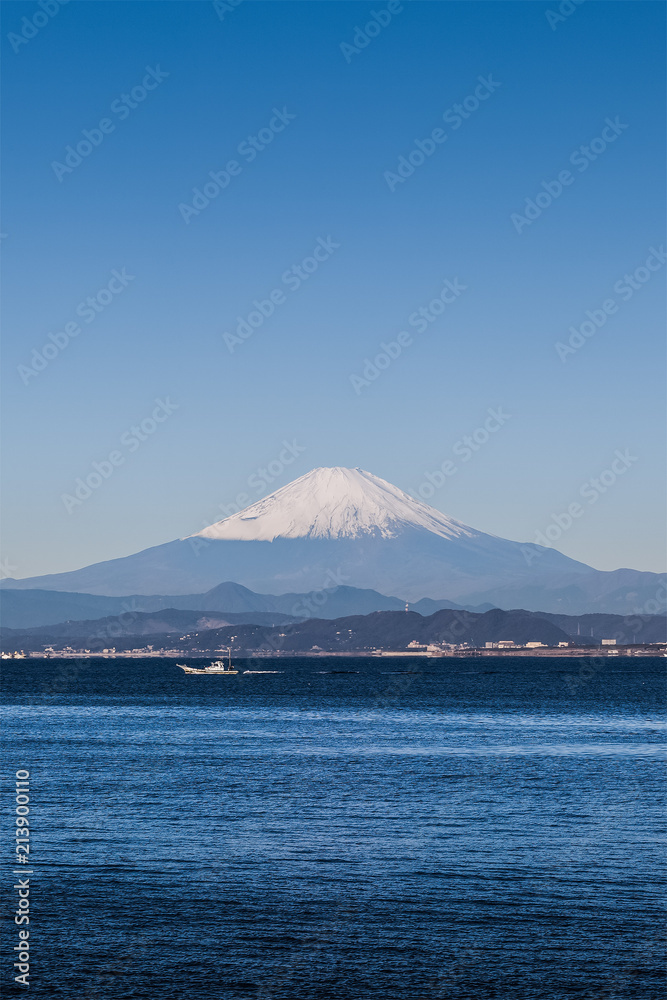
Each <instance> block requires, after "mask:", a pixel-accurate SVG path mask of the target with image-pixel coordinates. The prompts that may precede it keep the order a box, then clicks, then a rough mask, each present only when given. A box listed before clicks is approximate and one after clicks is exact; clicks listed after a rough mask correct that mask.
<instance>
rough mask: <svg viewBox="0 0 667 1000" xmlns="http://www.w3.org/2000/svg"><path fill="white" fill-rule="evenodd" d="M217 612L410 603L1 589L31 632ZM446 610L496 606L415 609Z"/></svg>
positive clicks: (1, 610)
mask: <svg viewBox="0 0 667 1000" xmlns="http://www.w3.org/2000/svg"><path fill="white" fill-rule="evenodd" d="M166 608H172V609H174V608H175V609H177V610H181V611H190V610H192V611H197V612H198V613H199V614H202V613H203V612H216V613H220V614H224V616H225V618H227V619H228V620H229V621H230V622H231V623H235V622H241V621H242V622H245V623H254V624H256V625H271V624H276V625H277V624H280V623H284V622H287V621H301V620H302V619H303V618H340V617H342V616H343V615H367V614H370V613H371V612H372V611H403V610H405V601H402V600H401V599H400V598H398V597H385V596H384V594H378V593H377V591H375V590H359V589H358V588H356V587H331V589H325V590H319V591H311V592H310V593H306V594H280V595H274V594H256V593H254V592H253V591H252V590H249V589H248V588H247V587H242V586H241V585H240V584H238V583H221V584H219V585H218V586H217V587H213V588H212V589H211V590H209V591H207V592H206V593H205V594H181V595H173V594H172V595H162V594H153V595H144V594H131V595H129V596H125V597H103V596H100V595H98V594H69V593H67V592H66V591H58V590H0V625H3V626H5V627H6V628H14V629H29V628H37V627H38V626H40V625H55V624H58V623H59V622H67V621H80V620H83V619H85V620H94V619H98V618H101V617H104V616H121V617H122V616H125V617H127V616H128V615H132V614H134V613H135V612H142V611H162V610H163V609H166ZM443 608H452V609H457V608H461V610H466V611H487V610H489V609H490V608H491V605H486V606H482V607H467V608H462V607H461V606H460V605H457V604H454V603H453V602H451V601H432V600H430V599H429V598H423V599H422V600H421V601H416V602H415V603H414V604H411V605H410V610H411V611H416V612H417V613H418V614H420V615H430V614H433V612H434V611H440V610H441V609H443Z"/></svg>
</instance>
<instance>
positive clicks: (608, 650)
mask: <svg viewBox="0 0 667 1000" xmlns="http://www.w3.org/2000/svg"><path fill="white" fill-rule="evenodd" d="M214 655H216V654H215V653H214V652H195V651H192V652H185V651H174V650H161V651H154V652H146V651H144V650H142V651H140V652H131V651H129V652H126V651H123V650H120V651H118V652H113V653H102V652H99V653H98V652H92V651H87V652H83V651H78V650H75V651H71V652H70V651H67V652H65V651H64V650H58V651H55V650H54V652H53V653H48V654H47V653H44V652H30V653H26V654H25V655H23V656H20V655H19V656H11V655H7V654H6V653H5V654H3V656H2V659H3V660H4V661H8V660H92V659H98V660H179V659H181V660H208V659H211V657H212V656H214ZM232 655H233V656H234V657H235V658H236V659H239V660H257V659H262V660H274V659H322V658H323V657H332V656H333V657H336V658H338V659H341V658H342V659H360V658H362V659H369V660H371V659H372V660H383V659H396V658H404V659H405V658H407V659H420V660H450V659H469V658H479V657H536V656H540V657H550V658H554V657H555V658H559V659H561V658H562V659H572V658H584V659H587V658H590V657H604V658H605V659H617V658H618V657H625V658H627V657H633V656H641V657H653V658H655V659H661V658H662V657H664V656H667V645H666V644H665V643H661V644H655V645H651V646H613V647H600V646H579V647H576V648H572V649H558V648H555V647H544V648H542V649H540V648H537V649H535V648H530V649H526V648H518V649H457V650H451V651H447V652H444V651H443V652H438V653H432V652H428V653H426V652H422V651H419V650H417V651H404V650H382V651H377V652H370V651H368V650H356V651H345V652H341V651H335V652H334V651H332V652H328V651H326V650H318V651H313V650H309V651H304V652H295V651H287V650H285V651H282V650H271V651H266V650H238V651H234V652H233V654H232Z"/></svg>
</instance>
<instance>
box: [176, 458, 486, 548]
mask: <svg viewBox="0 0 667 1000" xmlns="http://www.w3.org/2000/svg"><path fill="white" fill-rule="evenodd" d="M406 528H422V529H425V530H427V531H431V532H433V534H435V535H439V536H440V537H441V538H462V537H467V538H476V537H479V536H480V535H481V533H480V532H476V531H474V530H473V529H472V528H469V527H467V525H465V524H461V522H460V521H455V520H453V518H451V517H447V515H446V514H442V513H440V511H438V510H435V508H433V507H429V506H428V504H425V503H422V502H421V501H420V500H414V499H413V498H412V497H411V496H409V494H407V493H404V492H403V490H399V489H398V487H396V486H392V484H391V483H388V482H386V481H385V480H384V479H380V478H379V477H378V476H373V475H372V474H371V473H370V472H364V470H363V469H343V468H332V469H313V471H312V472H309V473H307V474H306V475H305V476H301V477H300V479H295V480H294V482H292V483H288V485H287V486H283V487H282V489H279V490H277V491H276V492H275V493H272V494H271V495H270V496H268V497H265V498H264V499H263V500H259V501H258V502H257V503H254V504H252V506H250V507H246V508H245V509H244V510H242V511H240V512H239V513H238V514H232V516H231V517H226V518H225V519H224V520H223V521H217V522H216V523H215V524H212V525H210V526H209V527H208V528H204V530H203V531H198V532H197V534H196V535H192V536H189V537H195V538H208V539H215V540H217V541H245V542H251V541H252V542H258V541H261V542H272V541H273V540H274V539H275V538H336V539H343V538H359V537H360V536H362V535H375V536H377V537H381V538H395V537H396V536H397V535H400V534H402V533H403V532H404V531H405V530H406Z"/></svg>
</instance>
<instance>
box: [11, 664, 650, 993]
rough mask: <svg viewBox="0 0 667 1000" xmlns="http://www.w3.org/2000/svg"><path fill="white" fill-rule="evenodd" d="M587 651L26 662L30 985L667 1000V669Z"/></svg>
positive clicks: (21, 728) (15, 733)
mask: <svg viewBox="0 0 667 1000" xmlns="http://www.w3.org/2000/svg"><path fill="white" fill-rule="evenodd" d="M580 663H581V661H571V660H570V661H567V660H553V659H550V660H546V659H545V660H540V659H535V660H530V659H519V658H517V659H509V658H507V659H496V658H494V659H478V660H472V659H471V660H452V661H447V660H445V661H435V660H432V661H428V662H424V661H415V660H409V659H407V658H406V659H405V660H403V659H401V660H396V661H393V660H392V661H387V660H384V659H383V660H378V659H373V660H371V659H369V660H365V659H359V660H348V659H346V660H344V661H343V660H340V659H333V658H331V659H308V660H306V659H301V660H291V661H289V660H279V661H276V660H273V661H270V663H265V664H261V663H260V664H259V665H258V663H257V661H255V662H254V663H248V664H240V666H241V667H242V668H248V669H253V670H258V669H268V668H269V667H270V668H272V669H280V670H282V671H284V672H283V673H280V674H252V675H243V674H240V675H239V676H237V677H197V676H186V675H184V674H183V673H182V672H181V671H180V670H178V669H177V668H176V666H175V664H174V662H173V661H155V660H153V661H149V660H145V661H141V660H139V661H106V662H103V661H93V662H92V663H89V664H86V663H85V662H83V663H77V662H76V661H72V662H69V663H67V664H66V663H64V661H48V662H42V663H38V662H30V661H26V662H12V663H9V664H7V670H6V677H5V683H4V688H5V695H6V702H7V705H6V708H5V720H4V732H5V738H6V747H7V748H8V751H7V753H6V757H7V758H8V761H9V763H8V764H7V765H6V766H5V769H4V779H5V780H4V786H5V791H4V795H3V800H4V801H3V806H4V812H3V816H4V817H5V820H6V821H5V829H6V831H7V832H6V837H5V843H6V845H7V849H6V850H3V855H4V857H5V858H7V857H8V856H9V857H10V859H11V852H12V850H13V841H12V839H11V838H12V833H11V824H12V822H13V821H12V813H11V810H12V808H13V800H12V797H11V786H12V781H13V775H14V772H15V771H16V769H17V768H27V769H29V770H30V773H31V778H30V783H31V790H30V794H31V817H30V818H31V822H32V824H33V830H34V843H33V851H34V853H33V854H32V856H31V864H32V870H33V872H34V874H33V876H32V879H31V889H32V895H31V925H30V928H31V938H30V940H31V946H32V947H34V954H33V959H32V965H31V972H32V985H31V991H32V995H34V996H35V997H66V998H74V997H77V998H82V1000H86V998H90V1000H93V998H112V1000H115V998H122V997H128V998H129V997H154V998H158V1000H159V998H172V997H173V998H181V997H182V998H187V1000H189V998H194V997H204V998H216V997H219V998H246V997H248V998H264V997H266V998H269V997H270V998H285V1000H288V998H294V1000H306V998H308V1000H310V998H313V1000H315V998H325V1000H326V998H332V1000H333V998H337V1000H353V998H354V1000H357V998H359V1000H362V998H380V997H389V998H400V1000H419V998H426V997H433V998H436V997H438V998H439V997H442V998H445V997H452V998H457V1000H458V998H470V1000H474V998H479V1000H487V998H503V1000H504V998H516V1000H524V998H525V1000H528V998H531V1000H539V998H571V997H572V998H574V997H577V998H583V1000H586V998H589V1000H602V998H605V1000H614V998H618V1000H620V998H630V997H631V998H641V1000H652V998H658V997H662V996H663V995H664V980H663V979H662V968H663V954H662V940H661V938H662V936H663V935H662V933H661V928H662V927H663V920H664V915H663V914H664V911H663V903H664V868H663V860H662V845H663V839H662V838H663V832H664V831H663V811H662V810H663V803H662V802H661V795H660V789H661V771H662V768H663V766H664V724H665V716H664V699H663V681H662V675H663V663H664V661H659V660H643V659H628V660H620V659H619V660H617V661H609V662H608V663H605V664H604V665H603V666H602V667H600V666H599V665H597V666H596V667H595V669H594V670H592V671H588V672H585V675H580V674H579V670H580V666H579V664H580ZM327 671H336V672H327ZM338 671H346V672H344V673H341V672H338ZM573 678H574V679H575V681H576V683H574V682H573ZM11 878H12V876H11V871H10V874H9V875H8V876H7V877H6V878H5V886H8V885H11ZM9 900H10V906H9V907H5V913H7V912H10V913H12V914H13V909H14V906H15V903H14V900H13V896H12V894H11V892H10V894H9ZM10 920H11V918H10ZM8 923H9V924H10V926H9V930H10V947H11V946H13V944H14V940H13V937H14V936H15V931H16V928H14V927H13V925H12V924H11V923H10V921H8ZM5 953H6V952H5ZM12 975H13V973H12V970H11V959H10V960H9V961H8V962H6V963H5V968H4V969H3V973H2V981H3V983H4V984H6V985H7V984H10V983H11V980H12Z"/></svg>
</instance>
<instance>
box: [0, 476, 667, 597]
mask: <svg viewBox="0 0 667 1000" xmlns="http://www.w3.org/2000/svg"><path fill="white" fill-rule="evenodd" d="M221 579H226V580H235V581H237V583H238V584H240V585H242V586H244V587H247V588H250V589H252V590H254V591H259V592H260V593H261V592H263V591H272V592H276V593H277V594H279V595H282V596H283V597H286V598H288V604H289V602H290V601H292V597H293V596H294V595H297V596H299V595H301V594H302V593H304V592H309V591H310V592H312V591H315V592H320V598H319V599H322V597H323V595H325V594H326V593H327V592H328V590H329V589H332V588H334V587H339V586H346V587H352V588H355V589H362V590H372V591H375V592H378V593H380V594H382V593H387V592H389V593H394V594H400V595H401V599H403V600H409V601H410V602H419V601H420V600H421V599H423V598H430V599H434V600H435V601H436V602H443V601H444V602H450V603H454V604H456V605H461V606H466V607H470V606H479V605H486V606H489V605H491V606H495V607H500V608H505V609H508V608H516V607H524V608H527V609H529V610H532V611H548V612H551V613H561V614H583V613H596V612H604V613H612V614H633V613H646V612H647V611H648V612H649V613H650V609H652V608H654V607H655V606H656V605H657V604H659V596H658V595H660V594H664V578H661V577H660V576H659V575H658V574H656V573H642V572H639V571H636V570H630V569H618V570H615V571H613V572H602V571H599V570H595V569H592V568H591V567H590V566H586V565H585V564H584V563H581V562H577V561H576V560H574V559H569V558H568V557H566V556H564V555H562V554H561V553H560V552H557V551H556V550H555V549H552V548H545V547H542V546H540V545H536V544H534V543H525V544H521V543H520V542H513V541H508V540H507V539H504V538H498V537H497V536H495V535H489V534H486V533H485V532H482V531H477V530H476V529H474V528H470V527H468V526H467V525H465V524H462V523H461V522H460V521H456V520H454V519H453V518H450V517H448V516H447V515H446V514H443V513H441V512H440V511H438V510H436V509H435V508H433V507H429V506H428V505H427V504H425V503H422V502H421V501H418V500H415V499H413V498H412V497H411V496H409V495H408V494H407V493H404V492H403V491H402V490H400V489H398V488H397V487H395V486H392V485H391V484H390V483H388V482H385V480H383V479H379V478H378V477H376V476H373V475H371V473H369V472H364V471H363V470H361V469H344V468H332V469H315V470H313V471H312V472H310V473H308V474H307V475H305V476H302V477H301V478H300V479H297V480H295V481H294V482H293V483H290V484H288V485H287V486H284V487H283V488H282V489H279V490H277V491H276V492H275V493H272V494H271V495H270V496H268V497H265V498H264V499H263V500H260V501H259V502H258V503H255V504H253V505H252V506H250V507H247V508H246V509H245V510H242V511H241V512H240V513H238V514H233V515H232V516H231V517H227V518H225V519H224V520H222V521H219V522H217V523H216V524H213V525H211V526H210V527H208V528H205V529H204V530H203V531H200V532H198V533H197V534H195V535H191V536H189V537H186V538H182V539H178V540H176V541H172V542H167V543H166V544H164V545H158V546H155V547H153V548H150V549H144V550H143V551H141V552H138V553H136V554H134V555H130V556H126V557H124V558H121V559H112V560H110V561H108V562H102V563H95V564H94V565H91V566H87V567H86V568H84V569H79V570H73V571H71V572H69V573H56V574H52V575H49V576H40V577H32V578H30V579H27V580H11V579H10V580H5V581H3V585H2V586H3V590H10V589H11V590H35V589H40V590H50V591H67V592H70V593H78V594H87V595H90V596H106V597H114V596H115V597H121V596H123V595H126V594H134V595H142V596H144V597H150V596H151V595H155V594H159V593H160V592H161V591H162V590H164V589H168V590H169V591H170V593H171V594H172V595H181V596H182V597H189V595H193V594H194V595H200V594H202V593H207V592H210V590H211V588H214V587H216V585H217V584H218V583H219V581H220V580H221ZM329 599H330V598H328V597H327V598H326V603H327V604H328V602H329ZM170 600H171V599H170ZM172 603H173V602H172ZM296 603H297V602H295V601H292V605H294V604H296ZM322 604H323V606H324V604H325V601H324V600H322ZM663 605H664V600H663ZM198 610H201V609H198ZM216 610H221V609H216ZM222 610H231V609H229V608H225V609H222ZM265 610H268V609H265ZM271 610H278V611H280V612H281V613H287V614H293V615H297V616H298V615H300V614H302V612H299V611H295V610H294V607H293V606H292V607H290V608H288V609H287V610H286V608H285V606H283V607H281V608H276V607H273V608H272V609H271ZM433 610H435V609H433ZM328 614H329V612H327V615H328Z"/></svg>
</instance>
